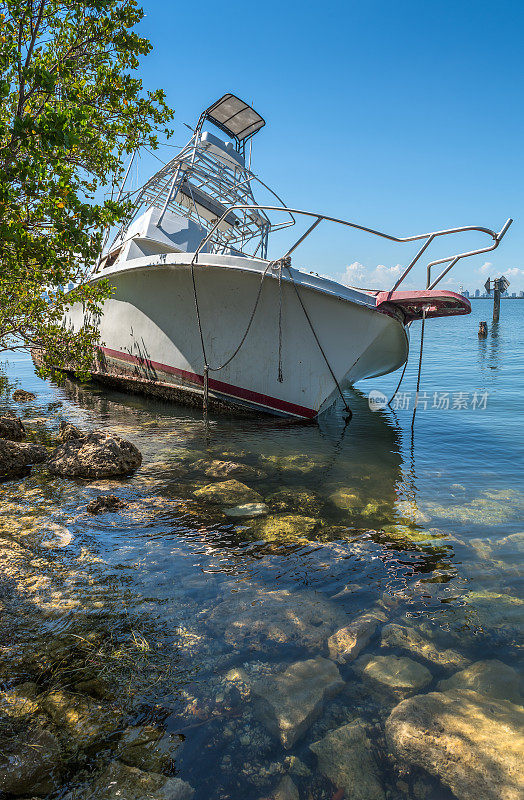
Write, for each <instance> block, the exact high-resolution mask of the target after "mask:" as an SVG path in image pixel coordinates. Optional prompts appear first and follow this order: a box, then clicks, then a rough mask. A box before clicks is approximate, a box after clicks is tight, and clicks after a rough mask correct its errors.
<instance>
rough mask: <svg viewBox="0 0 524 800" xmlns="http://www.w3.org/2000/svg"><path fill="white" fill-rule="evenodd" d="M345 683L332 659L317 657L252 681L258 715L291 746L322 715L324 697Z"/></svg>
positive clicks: (337, 690) (269, 728)
mask: <svg viewBox="0 0 524 800" xmlns="http://www.w3.org/2000/svg"><path fill="white" fill-rule="evenodd" d="M343 686H344V681H343V680H342V678H341V677H340V673H339V671H338V669H337V667H336V665H335V664H334V663H333V662H332V661H330V660H329V659H327V658H322V657H321V656H317V658H310V659H308V660H307V661H297V662H296V663H294V664H291V666H289V667H288V668H287V669H286V670H285V671H284V672H281V673H278V674H276V675H273V676H271V677H268V678H264V679H262V680H260V681H257V682H256V683H254V684H253V686H252V687H251V693H252V696H253V697H254V701H255V715H256V717H257V718H258V719H259V720H260V722H262V724H263V725H265V727H266V728H267V730H268V731H269V732H270V733H271V734H272V735H273V736H275V737H277V738H278V739H280V741H281V742H282V744H283V746H284V747H285V748H286V749H289V748H290V747H293V745H294V744H295V742H296V741H297V740H298V739H300V737H301V736H303V735H304V733H305V732H306V731H307V729H308V728H309V727H310V725H312V724H313V722H314V721H315V720H316V719H317V718H318V717H319V716H320V714H321V712H322V708H323V705H324V701H325V699H326V698H327V697H333V696H334V695H335V694H337V692H339V691H340V690H341V689H342V687H343Z"/></svg>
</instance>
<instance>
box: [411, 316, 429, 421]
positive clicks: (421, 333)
mask: <svg viewBox="0 0 524 800" xmlns="http://www.w3.org/2000/svg"><path fill="white" fill-rule="evenodd" d="M427 311H428V307H427V306H424V308H423V309H422V328H421V331H420V355H419V358H418V375H417V392H416V395H415V407H414V409H413V417H412V419H411V429H412V430H413V425H414V424H415V414H416V413H417V404H418V393H419V390H420V376H421V374H422V351H423V348H424V327H425V325H426V314H427Z"/></svg>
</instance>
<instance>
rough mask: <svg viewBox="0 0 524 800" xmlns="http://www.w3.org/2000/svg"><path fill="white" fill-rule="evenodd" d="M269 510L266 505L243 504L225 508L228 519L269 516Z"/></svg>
mask: <svg viewBox="0 0 524 800" xmlns="http://www.w3.org/2000/svg"><path fill="white" fill-rule="evenodd" d="M267 511H268V508H267V506H266V504H265V503H243V504H242V505H240V506H233V508H225V509H224V514H225V515H226V517H233V518H238V519H249V518H251V517H263V516H264V515H265V514H267Z"/></svg>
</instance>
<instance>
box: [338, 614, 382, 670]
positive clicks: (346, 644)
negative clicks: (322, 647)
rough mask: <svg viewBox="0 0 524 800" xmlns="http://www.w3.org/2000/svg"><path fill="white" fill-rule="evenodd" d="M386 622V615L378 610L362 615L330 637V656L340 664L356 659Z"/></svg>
mask: <svg viewBox="0 0 524 800" xmlns="http://www.w3.org/2000/svg"><path fill="white" fill-rule="evenodd" d="M385 621H386V615H385V614H384V613H383V612H382V611H380V610H378V609H374V610H372V611H368V612H367V613H365V614H361V615H360V616H359V617H357V618H356V619H354V620H353V622H351V623H350V624H349V625H346V626H344V627H343V628H339V630H338V631H336V632H335V633H334V634H333V635H332V636H330V637H329V639H328V649H329V655H330V656H331V658H332V659H334V660H335V661H338V662H340V663H344V662H345V661H351V660H352V659H354V658H356V657H357V656H358V655H359V653H360V652H361V651H362V650H363V649H364V647H366V645H367V644H368V642H369V640H370V639H371V637H372V636H373V634H374V633H375V631H376V629H377V626H378V625H379V624H380V623H381V622H385Z"/></svg>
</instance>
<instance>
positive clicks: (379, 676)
mask: <svg viewBox="0 0 524 800" xmlns="http://www.w3.org/2000/svg"><path fill="white" fill-rule="evenodd" d="M354 668H355V669H356V670H357V672H360V674H361V675H362V677H363V678H365V679H366V680H369V681H370V682H371V683H372V684H373V685H374V686H375V687H376V688H378V689H384V690H386V691H388V692H390V693H392V694H394V695H395V696H398V697H407V696H408V695H410V694H415V692H418V691H419V690H420V689H422V688H423V687H424V686H427V685H428V683H431V680H432V675H431V672H430V671H429V669H427V668H426V667H423V666H422V664H418V663H417V662H416V661H413V659H412V658H404V657H398V656H376V655H367V656H361V657H360V658H359V659H358V661H357V662H356V663H355V665H354Z"/></svg>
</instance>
